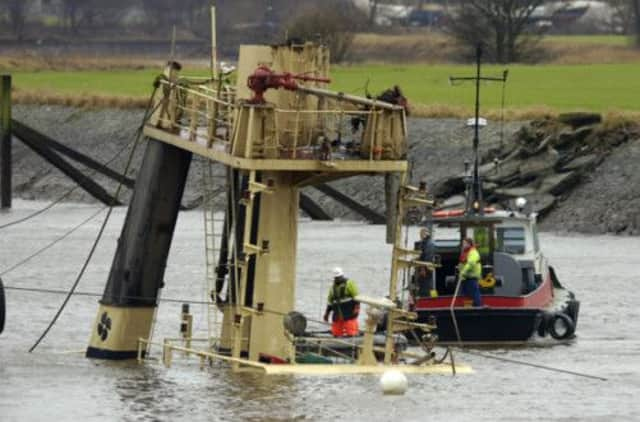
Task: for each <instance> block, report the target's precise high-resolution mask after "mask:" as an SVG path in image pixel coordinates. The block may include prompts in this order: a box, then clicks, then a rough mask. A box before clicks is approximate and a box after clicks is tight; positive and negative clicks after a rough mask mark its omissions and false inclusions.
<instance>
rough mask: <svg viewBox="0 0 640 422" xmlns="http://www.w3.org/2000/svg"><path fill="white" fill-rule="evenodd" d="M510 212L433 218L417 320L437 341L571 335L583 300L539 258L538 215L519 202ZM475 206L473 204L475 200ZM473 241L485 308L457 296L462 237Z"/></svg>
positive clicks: (416, 305)
mask: <svg viewBox="0 0 640 422" xmlns="http://www.w3.org/2000/svg"><path fill="white" fill-rule="evenodd" d="M517 202H518V205H519V207H515V208H517V209H514V210H495V209H493V208H485V209H484V210H482V211H478V212H474V210H473V209H467V210H462V209H460V210H439V211H434V212H433V218H432V220H431V221H430V224H431V226H432V232H433V236H434V243H435V253H436V255H435V259H434V261H435V262H436V264H435V265H434V270H433V272H432V273H431V276H430V277H429V280H428V282H429V284H430V285H429V286H427V288H423V289H417V291H416V294H415V295H414V297H413V308H414V310H415V311H416V312H417V313H418V320H419V321H423V322H427V321H431V322H433V321H435V322H436V325H437V327H438V328H437V335H438V339H439V341H441V342H454V341H462V342H467V343H468V342H473V343H475V342H488V343H491V342H523V341H527V340H529V339H531V338H532V337H533V336H534V335H536V334H537V335H538V336H541V337H544V336H546V335H547V334H549V335H550V336H551V337H552V338H554V339H556V340H566V339H569V338H572V337H573V336H574V335H575V334H574V333H575V330H576V326H577V322H578V312H579V307H580V303H579V301H578V300H576V298H575V296H574V294H573V293H572V292H570V291H569V290H567V289H565V288H564V287H563V286H562V285H561V284H560V282H559V280H558V278H557V276H556V273H555V271H554V269H553V267H552V266H550V265H549V263H548V261H547V258H546V257H545V256H544V254H543V253H542V249H541V247H540V242H539V240H538V231H537V224H536V214H535V213H531V212H527V211H526V208H527V204H526V203H525V200H524V199H521V200H519V201H517ZM472 203H473V202H472ZM466 237H470V238H472V239H474V243H475V244H476V247H477V249H478V252H479V253H480V256H481V259H482V264H483V266H482V268H483V278H482V279H481V280H480V281H479V285H480V292H481V297H482V306H481V307H473V306H472V301H471V298H470V297H465V296H462V295H461V289H460V287H459V283H458V276H457V269H458V263H459V256H460V248H461V240H462V239H463V238H466Z"/></svg>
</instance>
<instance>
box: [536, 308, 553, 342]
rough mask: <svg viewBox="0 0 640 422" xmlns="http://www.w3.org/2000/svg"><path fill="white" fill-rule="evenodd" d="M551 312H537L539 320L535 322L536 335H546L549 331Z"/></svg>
mask: <svg viewBox="0 0 640 422" xmlns="http://www.w3.org/2000/svg"><path fill="white" fill-rule="evenodd" d="M551 316H552V315H551V314H550V313H548V312H544V311H543V312H541V313H540V314H538V318H539V321H538V322H537V323H536V330H537V332H538V336H540V337H546V336H547V333H548V332H549V330H548V327H549V322H550V321H551Z"/></svg>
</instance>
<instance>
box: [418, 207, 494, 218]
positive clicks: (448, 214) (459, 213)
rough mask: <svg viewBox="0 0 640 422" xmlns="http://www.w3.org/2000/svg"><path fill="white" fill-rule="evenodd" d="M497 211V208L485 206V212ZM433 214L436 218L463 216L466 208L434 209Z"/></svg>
mask: <svg viewBox="0 0 640 422" xmlns="http://www.w3.org/2000/svg"><path fill="white" fill-rule="evenodd" d="M494 212H496V209H495V208H493V207H485V209H484V213H485V214H492V213H494ZM431 215H432V216H433V217H435V218H447V217H461V216H463V215H464V210H439V211H433V212H432V213H431Z"/></svg>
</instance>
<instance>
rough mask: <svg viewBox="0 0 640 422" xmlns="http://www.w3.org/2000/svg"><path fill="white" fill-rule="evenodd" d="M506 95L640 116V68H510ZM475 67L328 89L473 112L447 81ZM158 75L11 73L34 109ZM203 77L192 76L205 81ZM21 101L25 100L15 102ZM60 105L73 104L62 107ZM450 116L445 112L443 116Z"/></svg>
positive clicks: (144, 84) (522, 105)
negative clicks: (391, 94) (397, 92)
mask: <svg viewBox="0 0 640 422" xmlns="http://www.w3.org/2000/svg"><path fill="white" fill-rule="evenodd" d="M507 68H508V69H509V82H508V84H507V90H506V105H507V107H508V108H510V109H516V110H526V109H536V108H538V109H541V108H545V109H547V110H553V111H568V110H592V111H601V112H604V111H611V110H625V111H638V110H640V101H638V97H637V93H638V92H640V79H639V78H638V77H637V75H638V74H639V72H640V63H632V64H598V65H538V66H525V65H512V66H508V67H507ZM503 69H504V68H503V67H499V66H486V67H484V73H485V74H486V75H496V76H498V75H500V74H501V72H502V70H503ZM473 72H474V69H473V66H471V65H464V66H461V65H404V66H394V65H357V66H337V67H334V69H333V71H332V74H333V80H334V83H333V84H332V85H331V89H334V90H338V91H343V92H346V93H354V94H359V95H363V94H364V86H365V84H366V82H367V80H368V81H369V91H370V92H371V93H373V94H377V93H379V92H381V91H383V90H384V89H387V88H389V87H391V86H393V85H396V84H397V85H400V87H401V88H402V89H403V90H404V92H405V95H406V96H407V97H408V98H409V100H410V102H411V103H412V105H414V106H418V107H416V109H417V110H418V111H419V110H420V108H421V107H419V106H427V107H431V110H432V111H426V112H425V111H423V112H421V113H420V112H419V114H434V112H433V110H434V109H435V108H437V107H440V106H442V107H449V108H456V107H457V108H458V109H459V110H460V109H464V110H463V111H465V112H466V110H469V109H470V108H471V106H472V104H473V96H474V90H473V88H472V87H471V86H470V85H466V86H451V85H450V84H449V82H448V78H449V76H450V75H455V76H461V75H462V76H464V75H469V76H470V75H472V74H473ZM157 73H158V71H157V70H154V69H145V70H123V71H117V70H116V71H70V72H67V71H42V72H14V73H13V75H14V81H15V82H14V84H15V86H16V89H17V91H18V92H17V94H29V95H28V96H27V97H28V98H29V102H34V101H35V102H37V98H38V94H42V95H45V96H49V97H51V96H62V97H65V96H66V97H69V96H76V97H78V96H79V97H82V96H106V97H127V98H133V99H137V100H138V102H137V103H136V104H139V103H140V101H139V100H141V99H144V98H146V97H148V95H149V94H150V92H151V91H152V86H151V84H152V82H153V80H154V77H155V76H156V75H157ZM206 73H207V72H206V71H205V70H202V71H200V72H195V74H199V75H206ZM501 89H502V87H501V84H497V83H490V84H484V85H483V87H482V90H483V95H482V99H483V107H484V108H485V110H488V109H494V110H496V109H498V108H500V102H501ZM17 99H18V101H20V95H17ZM63 103H69V102H68V101H67V102H63ZM445 114H446V113H445Z"/></svg>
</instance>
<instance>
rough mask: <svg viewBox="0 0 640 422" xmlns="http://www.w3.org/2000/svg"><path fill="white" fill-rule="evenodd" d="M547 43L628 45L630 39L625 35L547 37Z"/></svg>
mask: <svg viewBox="0 0 640 422" xmlns="http://www.w3.org/2000/svg"><path fill="white" fill-rule="evenodd" d="M545 40H546V41H547V42H549V43H560V44H573V45H576V44H578V45H585V44H586V45H623V46H626V45H629V44H631V42H632V39H631V38H630V37H628V36H626V35H548V36H546V37H545Z"/></svg>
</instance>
